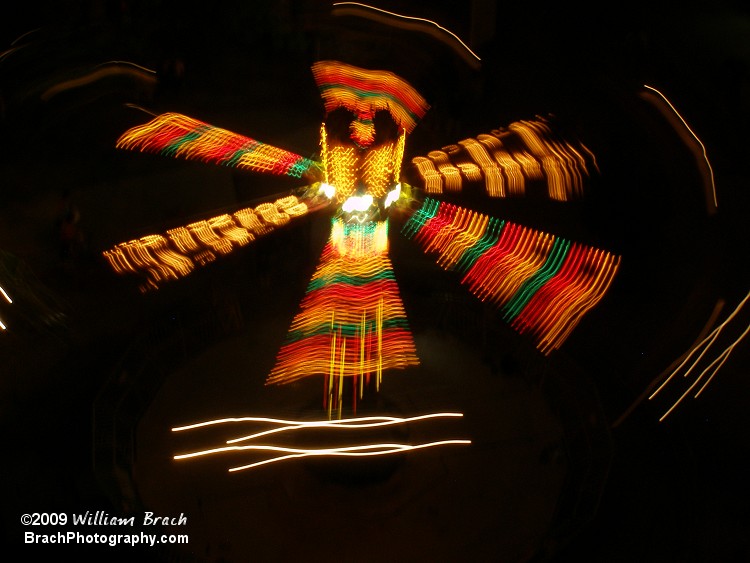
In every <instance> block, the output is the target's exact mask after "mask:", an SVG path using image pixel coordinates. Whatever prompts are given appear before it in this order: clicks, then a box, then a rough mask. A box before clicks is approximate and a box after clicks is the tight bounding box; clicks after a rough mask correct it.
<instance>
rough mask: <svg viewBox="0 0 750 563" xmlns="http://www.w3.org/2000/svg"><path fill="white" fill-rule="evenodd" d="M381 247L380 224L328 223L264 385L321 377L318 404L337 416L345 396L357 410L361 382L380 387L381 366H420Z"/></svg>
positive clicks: (383, 227) (384, 236) (384, 241)
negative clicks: (319, 252) (327, 234)
mask: <svg viewBox="0 0 750 563" xmlns="http://www.w3.org/2000/svg"><path fill="white" fill-rule="evenodd" d="M387 251H388V223H387V222H386V221H381V222H370V223H365V224H358V223H344V222H343V221H341V220H340V219H335V220H334V221H333V228H332V233H331V237H330V239H329V242H328V244H327V245H326V247H325V249H324V251H323V255H322V257H321V260H320V264H319V265H318V268H317V270H316V271H315V273H314V274H313V277H312V279H311V281H310V283H309V285H308V288H307V294H306V295H305V297H304V299H303V300H302V303H301V305H300V308H301V311H300V312H299V313H298V314H297V315H296V316H295V318H294V320H293V321H292V326H291V328H290V330H289V333H288V335H287V339H286V342H285V343H284V345H283V346H282V347H281V350H280V351H279V354H278V357H277V361H276V365H275V366H274V368H273V370H272V371H271V373H270V374H269V376H268V379H267V384H279V383H290V382H293V381H297V380H299V379H300V378H303V377H307V376H310V375H320V376H323V380H324V393H323V396H324V399H323V404H324V408H326V409H328V414H329V417H330V416H332V415H333V413H334V412H335V413H338V416H339V417H340V416H341V412H342V410H341V409H342V406H343V402H344V401H345V400H346V398H347V397H348V396H351V397H352V408H353V410H354V412H356V402H357V399H358V398H359V399H361V398H362V396H363V393H364V389H365V387H369V386H371V385H374V387H376V388H377V389H379V387H380V383H381V381H382V373H383V370H385V369H392V368H406V367H408V366H412V365H417V364H418V363H419V360H418V359H417V356H416V351H415V347H414V342H413V340H412V337H411V333H410V332H409V328H408V324H407V320H406V313H405V311H404V308H403V304H402V302H401V298H400V296H399V290H398V286H397V285H396V280H395V277H394V275H393V268H392V266H391V263H390V260H389V258H388V256H387ZM349 383H351V389H349V390H348V391H347V396H346V397H345V396H344V389H345V387H346V386H348V385H349Z"/></svg>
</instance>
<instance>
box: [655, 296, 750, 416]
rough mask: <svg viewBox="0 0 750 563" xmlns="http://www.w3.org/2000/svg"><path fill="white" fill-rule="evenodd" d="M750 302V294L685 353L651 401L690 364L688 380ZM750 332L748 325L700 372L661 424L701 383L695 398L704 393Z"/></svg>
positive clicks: (685, 374)
mask: <svg viewBox="0 0 750 563" xmlns="http://www.w3.org/2000/svg"><path fill="white" fill-rule="evenodd" d="M748 300H750V292H748V293H747V294H746V295H745V297H744V298H743V299H742V300H741V301H740V303H739V304H738V305H737V307H736V308H735V309H734V311H732V313H731V314H730V315H729V316H728V317H727V318H726V319H725V320H724V322H722V323H721V324H719V325H718V326H717V327H716V328H714V329H713V330H712V331H711V332H710V333H709V334H708V335H707V336H706V337H705V338H703V339H702V340H701V341H700V342H698V343H697V344H696V345H695V346H693V347H692V348H691V349H690V350H688V351H687V352H686V353H685V355H684V359H683V360H682V362H680V364H679V365H678V366H677V367H676V368H675V369H674V370H673V371H672V372H671V373H670V374H669V377H667V379H666V380H665V381H664V382H663V383H662V384H661V385H660V386H659V387H658V388H657V389H656V391H654V392H653V393H652V394H651V396H649V400H652V399H654V398H655V397H656V396H657V395H658V394H659V393H660V392H661V391H662V390H663V389H664V388H665V387H666V386H667V384H668V383H669V382H670V381H672V380H673V378H674V377H675V376H676V375H677V374H678V373H680V372H681V371H682V370H683V368H685V367H686V366H688V364H689V367H687V369H685V371H684V373H683V378H687V377H688V376H689V375H690V374H691V373H693V370H694V369H695V368H696V367H697V366H698V365H699V364H700V362H701V360H703V358H704V357H705V356H706V355H707V354H708V353H709V352H711V351H713V350H712V347H713V346H714V343H715V342H716V340H717V339H718V338H719V335H720V334H721V333H722V331H723V330H724V329H725V328H726V327H727V325H728V324H729V323H730V322H731V321H732V320H733V319H734V318H735V317H736V316H737V315H738V314H739V312H740V311H741V310H742V308H743V307H744V306H745V304H746V303H747V302H748ZM748 332H750V325H748V326H747V327H746V328H745V329H744V330H743V331H742V333H741V334H740V335H739V336H738V337H737V338H735V339H734V340H733V341H732V342H731V344H729V345H728V346H727V347H726V348H724V349H723V350H722V351H721V352H720V353H718V354H716V356H715V357H714V359H713V360H712V361H710V362H709V364H708V365H707V366H706V367H705V368H703V371H701V372H700V374H699V375H698V376H697V377H696V378H695V380H694V381H693V382H692V384H691V385H690V386H689V387H688V388H687V389H686V390H685V391H684V392H683V393H682V395H680V397H679V398H678V399H677V400H676V401H675V403H674V404H673V405H672V407H670V408H669V410H667V411H666V412H665V413H664V414H663V415H662V417H661V418H660V419H659V422H661V421H663V420H664V419H665V418H667V416H669V415H670V414H671V413H672V412H673V411H674V410H675V409H676V408H677V407H678V406H679V404H680V403H681V402H682V401H683V400H684V399H685V398H686V397H687V396H688V395H689V394H690V393H692V392H693V391H694V390H695V388H696V387H698V385H699V384H701V383H703V384H702V385H701V387H700V388H699V389H698V391H697V392H696V394H695V398H696V399H697V398H698V397H699V396H700V394H701V393H703V391H704V390H705V389H706V387H707V386H708V384H709V383H710V382H711V381H712V380H713V378H714V377H715V376H716V373H717V372H718V371H719V370H720V369H721V367H722V366H723V365H724V363H725V362H726V361H727V359H728V358H729V356H730V355H731V353H732V352H733V351H734V349H735V348H736V346H737V344H739V343H740V342H741V341H742V340H743V339H744V338H745V337H746V336H747V334H748ZM695 354H697V356H695ZM694 356H695V357H694ZM709 372H710V375H709V376H708V378H706V379H705V381H704V378H705V377H706V375H707V374H708V373H709Z"/></svg>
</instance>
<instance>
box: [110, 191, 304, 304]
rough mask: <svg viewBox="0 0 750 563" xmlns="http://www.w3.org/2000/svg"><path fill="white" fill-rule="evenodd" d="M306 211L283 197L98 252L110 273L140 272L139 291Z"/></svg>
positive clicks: (294, 200) (184, 272)
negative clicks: (110, 269)
mask: <svg viewBox="0 0 750 563" xmlns="http://www.w3.org/2000/svg"><path fill="white" fill-rule="evenodd" d="M308 210H309V204H308V203H306V202H305V201H302V200H300V199H299V198H297V196H295V195H290V196H285V197H282V198H279V199H277V200H276V201H274V202H268V203H261V204H259V205H257V206H256V207H255V208H251V207H248V208H244V209H240V210H238V211H235V212H234V213H233V214H231V215H230V214H228V213H225V214H223V215H218V216H216V217H211V218H209V219H205V220H202V221H195V222H192V223H190V224H188V225H185V226H182V227H176V228H173V229H168V230H167V231H166V232H165V233H163V234H151V235H146V236H143V237H140V238H138V239H134V240H130V241H126V242H121V243H119V244H117V245H115V246H114V247H112V248H110V249H109V250H105V251H104V252H103V253H102V255H103V256H104V258H105V259H106V260H107V262H108V263H109V265H110V266H111V268H112V269H113V270H114V271H115V272H116V273H118V274H139V275H142V276H143V277H144V279H145V281H144V282H143V283H142V284H141V291H143V292H145V291H148V290H151V289H158V288H159V287H160V286H161V285H162V284H163V283H165V282H167V281H170V280H176V279H178V278H181V277H184V276H187V275H188V274H190V273H191V272H193V271H194V270H195V269H196V266H205V265H206V264H209V263H211V262H213V261H214V260H216V258H217V256H222V255H227V254H229V253H231V252H233V251H234V250H235V249H237V248H239V247H242V246H245V245H247V244H248V243H250V242H252V241H254V240H255V239H256V238H257V237H260V236H263V235H266V234H268V233H270V232H271V231H273V230H274V229H276V228H278V227H282V226H284V225H286V224H287V223H289V222H290V221H291V220H292V218H294V217H299V216H301V215H305V214H307V213H308Z"/></svg>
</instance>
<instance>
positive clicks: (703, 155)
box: [643, 84, 719, 214]
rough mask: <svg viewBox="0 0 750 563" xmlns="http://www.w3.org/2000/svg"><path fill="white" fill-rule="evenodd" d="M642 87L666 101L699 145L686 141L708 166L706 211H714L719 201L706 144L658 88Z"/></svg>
mask: <svg viewBox="0 0 750 563" xmlns="http://www.w3.org/2000/svg"><path fill="white" fill-rule="evenodd" d="M643 87H644V88H647V89H648V90H650V91H652V92H655V93H656V94H657V95H658V96H659V97H660V98H661V100H662V101H663V102H664V103H666V104H667V106H669V109H671V110H672V112H673V115H675V116H677V118H678V119H679V121H680V123H681V124H682V125H683V127H684V129H685V130H687V132H688V133H689V135H690V137H692V139H693V140H695V142H697V143H698V145H699V146H700V151H698V150H696V149H695V147H694V146H693V144H692V143H688V146H689V147H690V149H691V150H692V151H693V153H694V154H695V155H696V157H697V158H696V160H698V161H700V159H701V158H702V159H703V161H704V162H705V163H706V167H707V168H708V179H709V181H708V184H709V185H708V186H706V191H707V192H709V191H710V194H711V198H712V201H711V203H712V204H713V206H709V210H708V211H709V213H712V214H713V213H715V212H716V209H717V208H718V206H719V202H718V199H717V196H716V182H715V180H714V169H713V168H712V167H711V162H710V161H709V160H708V154H707V153H706V146H705V145H704V144H703V143H702V142H701V140H700V139H699V138H698V135H696V134H695V132H694V131H693V130H692V129H691V128H690V126H689V125H688V124H687V121H685V118H684V117H682V115H680V112H678V111H677V108H675V107H674V105H672V102H670V101H669V100H668V99H667V97H666V96H665V95H664V94H663V93H662V92H660V91H659V90H657V89H656V88H654V87H653V86H649V85H648V84H644V85H643ZM657 107H658V108H659V109H660V110H662V108H661V106H658V105H657ZM666 117H667V118H668V119H669V117H670V116H669V115H667V116H666ZM670 121H671V120H670ZM680 131H681V129H678V132H680ZM698 152H700V154H698Z"/></svg>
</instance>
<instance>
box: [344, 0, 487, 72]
mask: <svg viewBox="0 0 750 563" xmlns="http://www.w3.org/2000/svg"><path fill="white" fill-rule="evenodd" d="M333 6H334V7H339V6H354V7H361V8H367V9H370V10H373V11H375V12H380V13H383V14H387V15H389V16H393V17H395V18H399V19H401V20H404V21H406V22H419V23H426V24H430V25H433V26H435V27H436V28H438V29H440V30H441V31H442V32H444V33H447V34H448V35H450V36H451V37H452V38H453V39H455V40H456V41H458V43H460V45H461V47H463V48H464V49H465V50H466V52H467V53H469V54H470V55H471V56H472V57H473V58H474V59H475V60H476V62H480V61H481V60H482V59H480V58H479V56H478V55H477V54H476V53H475V52H474V51H472V50H471V49H470V48H469V46H468V45H467V44H466V43H464V42H463V41H462V40H461V38H460V37H459V36H458V35H456V34H455V33H453V32H452V31H451V30H449V29H447V28H445V27H443V26H442V25H440V24H438V23H436V22H434V21H432V20H428V19H425V18H417V17H413V16H405V15H403V14H397V13H396V12H389V11H388V10H383V9H381V8H376V7H374V6H370V5H368V4H362V3H361V2H334V4H333ZM417 29H421V27H417Z"/></svg>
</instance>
